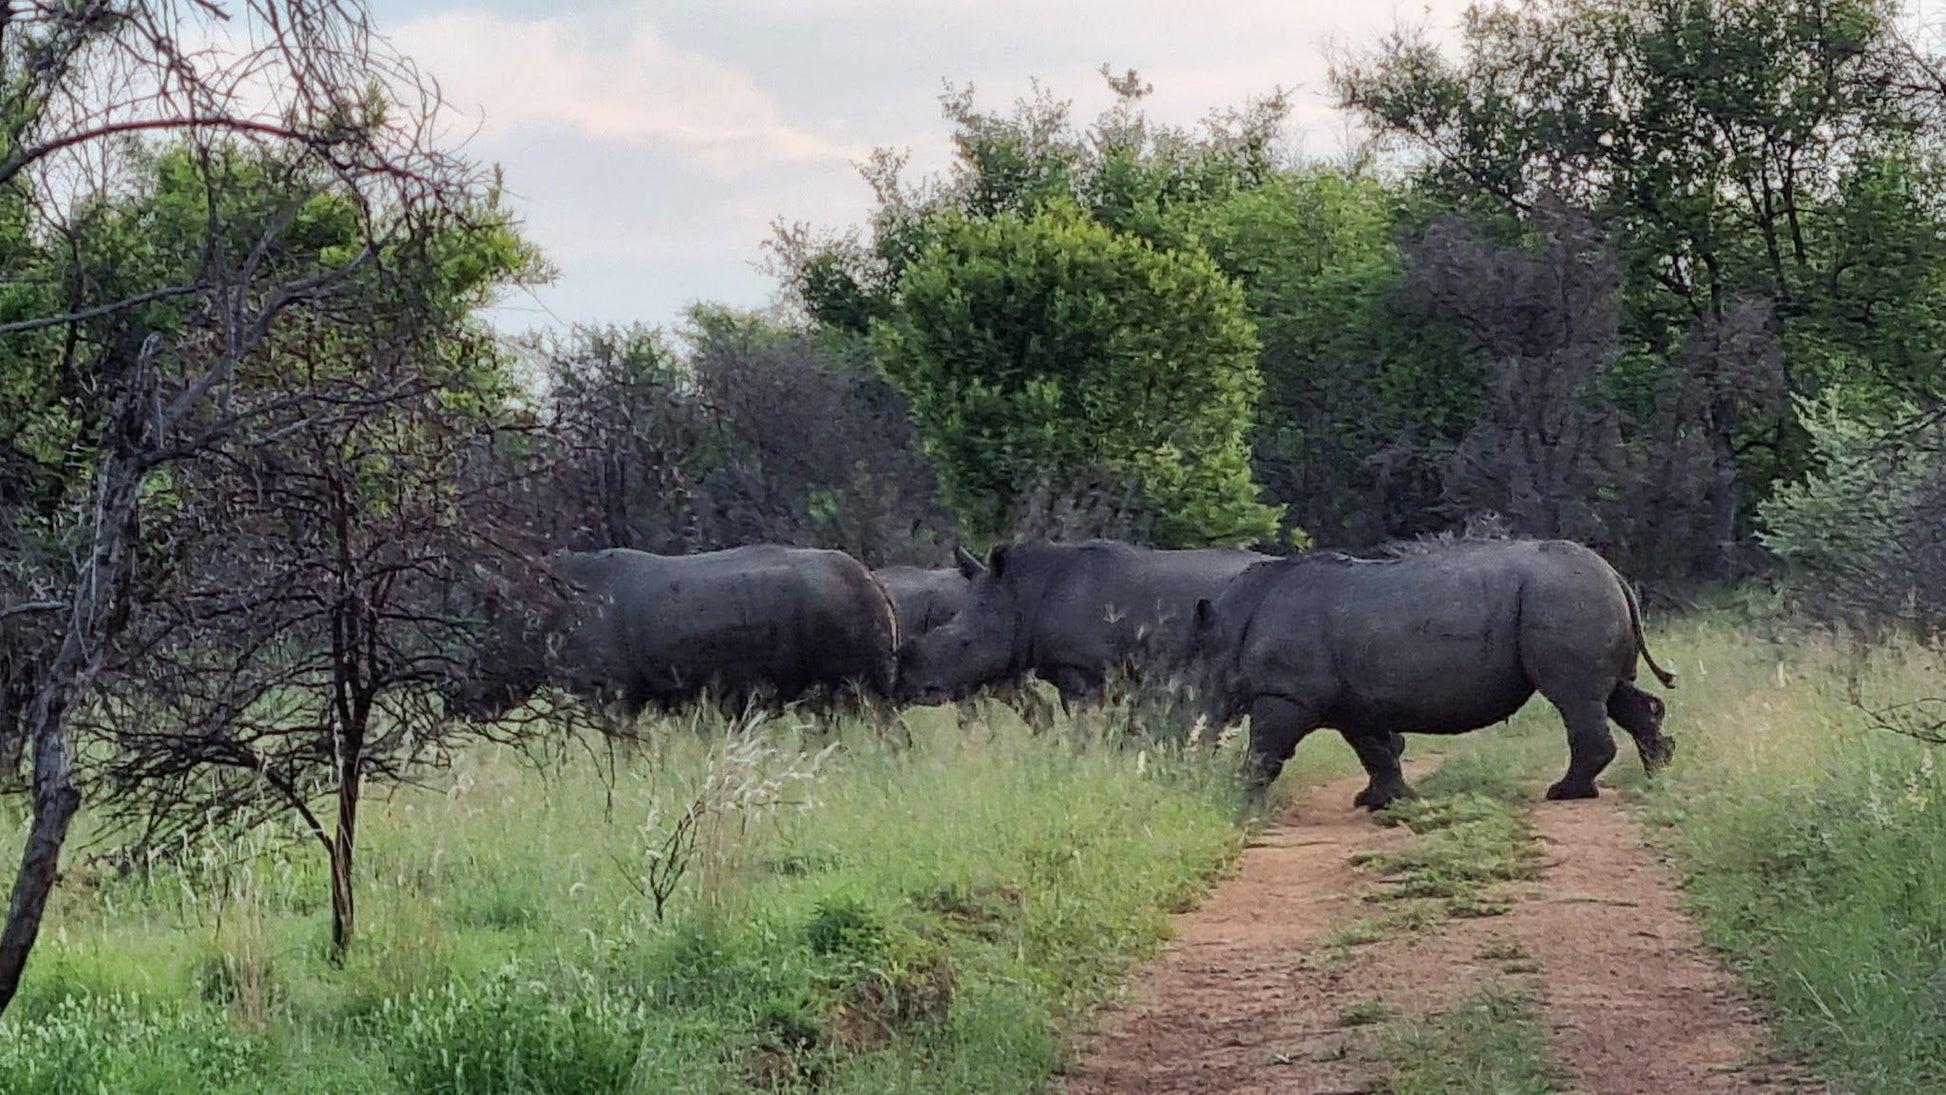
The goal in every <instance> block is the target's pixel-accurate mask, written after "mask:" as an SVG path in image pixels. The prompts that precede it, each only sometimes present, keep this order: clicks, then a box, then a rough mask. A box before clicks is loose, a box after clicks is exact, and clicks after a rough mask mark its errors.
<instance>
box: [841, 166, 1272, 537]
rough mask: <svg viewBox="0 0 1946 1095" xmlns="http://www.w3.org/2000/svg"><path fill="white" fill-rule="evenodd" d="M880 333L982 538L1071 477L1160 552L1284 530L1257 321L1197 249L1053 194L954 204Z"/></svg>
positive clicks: (931, 448) (895, 377) (942, 471)
mask: <svg viewBox="0 0 1946 1095" xmlns="http://www.w3.org/2000/svg"><path fill="white" fill-rule="evenodd" d="M874 340H875V345H876V347H877V349H878V352H879V356H880V358H881V360H882V361H883V363H884V367H885V372H886V375H887V376H888V377H890V378H891V380H892V382H893V383H894V384H896V385H898V387H899V389H900V390H901V391H903V392H904V393H905V395H906V397H907V398H908V399H909V400H910V401H911V403H912V414H913V418H914V421H916V422H917V423H918V424H919V426H920V429H921V430H922V432H923V433H924V435H925V444H926V451H927V453H928V455H930V456H931V457H932V459H933V462H934V465H935V466H936V467H937V469H938V471H939V477H940V482H941V485H942V486H943V488H944V491H945V494H946V497H947V499H948V500H949V501H950V502H951V503H952V504H953V507H954V508H955V509H956V510H957V511H958V512H959V514H960V517H961V519H962V521H964V522H965V523H966V524H967V526H969V528H970V530H971V531H972V532H973V533H975V534H976V535H979V536H983V537H1001V536H1010V535H1012V534H1013V532H1014V527H1015V524H1016V523H1017V522H1018V521H1019V520H1020V519H1021V518H1022V517H1023V516H1024V514H1023V512H1022V506H1023V504H1024V503H1025V501H1026V500H1027V499H1028V498H1030V497H1031V496H1033V495H1034V494H1035V493H1036V492H1048V491H1051V492H1053V493H1054V494H1055V495H1061V494H1063V492H1067V491H1070V490H1072V489H1074V488H1076V487H1078V486H1089V487H1091V488H1098V489H1099V490H1100V491H1102V492H1103V493H1104V495H1105V497H1106V498H1107V499H1108V501H1109V503H1110V504H1112V505H1115V506H1119V507H1123V508H1129V509H1133V510H1135V511H1137V512H1138V513H1139V514H1140V516H1141V518H1142V519H1143V521H1144V523H1146V524H1147V525H1148V527H1149V528H1150V530H1151V535H1152V537H1153V539H1154V540H1155V541H1156V542H1157V543H1159V544H1161V545H1163V546H1166V547H1184V546H1191V545H1198V544H1235V543H1248V542H1251V541H1254V540H1260V539H1269V538H1272V537H1273V536H1275V535H1276V532H1277V526H1278V511H1277V510H1276V509H1275V508H1273V507H1270V506H1266V505H1263V504H1262V503H1260V502H1259V501H1258V500H1257V486H1256V483H1255V482H1254V481H1253V480H1252V478H1251V472H1250V463H1249V443H1248V438H1247V433H1248V430H1249V429H1250V426H1251V421H1252V415H1253V409H1254V407H1255V406H1256V401H1257V396H1258V393H1259V391H1260V390H1261V389H1262V386H1263V382H1262V379H1261V377H1260V376H1259V374H1258V371H1257V361H1256V357H1257V351H1258V344H1257V333H1256V328H1255V326H1254V325H1253V324H1252V323H1251V321H1250V318H1249V316H1248V314H1247V313H1246V311H1245V308H1244V300H1243V294H1242V292H1241V291H1240V290H1239V289H1238V288H1237V287H1236V286H1235V285H1234V284H1233V283H1232V282H1230V280H1229V279H1228V278H1226V277H1224V275H1223V273H1222V272H1221V271H1219V270H1218V269H1217V268H1216V266H1215V264H1214V263H1212V262H1211V261H1210V259H1209V257H1208V256H1206V255H1204V254H1203V253H1202V252H1201V251H1199V250H1193V249H1192V250H1162V249H1158V248H1156V247H1154V246H1152V245H1150V243H1149V242H1148V241H1146V240H1143V239H1141V238H1139V237H1135V236H1130V235H1124V234H1121V233H1118V232H1116V231H1115V230H1113V229H1111V228H1108V227H1105V226H1103V225H1100V224H1097V223H1094V222H1092V221H1089V220H1088V219H1086V217H1085V216H1083V215H1082V214H1081V213H1080V212H1079V211H1077V210H1075V209H1074V208H1073V207H1071V206H1068V205H1065V204H1061V203H1056V204H1054V205H1052V206H1050V207H1048V208H1047V209H1046V210H1044V211H1042V212H1038V213H1036V214H1033V215H1031V216H1021V215H1017V214H1012V213H1007V214H1002V215H998V216H994V217H991V218H973V217H966V216H963V215H960V214H957V213H953V214H946V215H943V216H942V217H941V218H940V220H939V223H938V224H937V225H935V226H934V231H933V232H932V235H931V244H930V246H929V248H928V249H927V251H926V252H925V253H924V255H923V256H921V257H920V258H919V259H918V261H916V262H914V263H913V265H912V266H910V267H909V268H908V269H907V270H906V271H905V275H904V277H903V279H902V281H901V283H900V302H899V306H898V308H897V310H896V312H895V313H894V316H893V318H892V319H891V320H889V321H887V322H884V323H881V324H878V325H877V326H875V327H874Z"/></svg>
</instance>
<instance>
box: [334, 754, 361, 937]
mask: <svg viewBox="0 0 1946 1095" xmlns="http://www.w3.org/2000/svg"><path fill="white" fill-rule="evenodd" d="M358 771H359V764H358V761H357V759H356V758H355V757H354V758H353V759H352V760H350V761H349V762H347V763H346V764H345V765H344V770H343V772H342V774H341V775H340V777H339V781H338V828H337V832H336V833H335V834H334V835H333V837H332V840H331V960H332V961H333V962H334V963H343V962H344V960H345V954H346V952H347V951H348V950H349V949H350V947H351V937H352V932H353V931H354V930H355V929H356V927H357V919H358V917H357V913H358V908H357V903H356V901H355V900H354V899H353V896H352V886H351V879H352V875H351V869H352V865H353V860H352V853H353V851H354V849H355V847H356V837H357V833H358V790H359V788H358V782H359V780H358Z"/></svg>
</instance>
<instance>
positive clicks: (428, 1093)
mask: <svg viewBox="0 0 1946 1095" xmlns="http://www.w3.org/2000/svg"><path fill="white" fill-rule="evenodd" d="M645 1021H646V1020H645V1016H644V1012H643V1008H642V1006H641V1004H640V1003H638V1002H637V1001H635V1000H634V999H632V998H630V997H627V996H624V995H621V994H619V993H616V992H614V991H613V990H604V989H602V988H600V987H598V986H596V985H594V984H592V983H588V982H585V981H583V982H578V983H576V984H573V985H571V986H570V987H569V988H568V989H566V990H565V991H558V990H555V989H552V988H550V987H549V986H547V985H545V984H542V983H540V982H537V981H532V980H528V979H526V978H524V977H523V976H522V974H521V971H520V969H519V967H517V966H514V965H509V966H507V967H506V968H505V969H503V970H501V971H500V972H499V973H497V974H495V975H494V976H492V977H490V978H488V979H486V980H484V981H482V982H479V983H476V984H466V983H463V982H460V981H457V980H455V981H452V982H449V983H447V984H446V985H443V986H441V987H439V988H436V989H432V990H429V991H426V992H423V993H418V994H415V995H413V996H412V997H410V998H408V999H406V1000H405V1001H403V1002H390V1003H388V1005H387V1006H386V1007H383V1008H381V1009H380V1011H379V1014H378V1016H377V1020H376V1024H377V1029H378V1031H379V1032H380V1036H381V1037H382V1039H383V1040H384V1042H385V1043H386V1052H387V1056H388V1058H389V1059H390V1061H391V1065H392V1072H393V1074H394V1076H395V1077H397V1079H398V1081H399V1083H400V1084H401V1085H402V1086H403V1087H404V1089H405V1090H407V1091H409V1092H413V1093H415V1095H608V1093H615V1092H625V1091H628V1090H630V1084H631V1082H632V1079H633V1077H634V1074H635V1067H636V1058H637V1055H638V1052H639V1049H640V1046H641V1042H642V1038H643V1026H644V1023H645Z"/></svg>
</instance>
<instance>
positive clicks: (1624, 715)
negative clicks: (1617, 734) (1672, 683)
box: [1608, 681, 1676, 775]
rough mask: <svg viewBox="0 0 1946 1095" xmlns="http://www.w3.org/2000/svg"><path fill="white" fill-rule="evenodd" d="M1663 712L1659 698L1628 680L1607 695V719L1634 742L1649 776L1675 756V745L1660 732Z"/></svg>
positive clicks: (1620, 683) (1667, 736) (1617, 685)
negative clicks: (1612, 720) (1613, 722)
mask: <svg viewBox="0 0 1946 1095" xmlns="http://www.w3.org/2000/svg"><path fill="white" fill-rule="evenodd" d="M1664 713H1665V709H1664V707H1663V706H1662V700H1661V698H1660V697H1658V696H1656V695H1654V694H1652V693H1649V692H1644V691H1642V690H1641V689H1640V688H1637V687H1635V685H1634V684H1633V683H1631V682H1629V681H1621V682H1619V683H1618V684H1616V685H1615V690H1614V691H1613V692H1610V693H1609V694H1608V717H1609V718H1611V719H1614V720H1615V722H1616V724H1617V725H1619V726H1620V727H1621V728H1622V729H1624V730H1626V731H1628V734H1629V737H1631V738H1634V739H1635V751H1636V752H1637V753H1640V754H1641V756H1642V768H1643V770H1644V771H1646V772H1648V773H1649V774H1650V775H1655V774H1656V772H1657V771H1658V770H1659V769H1660V768H1661V767H1662V766H1663V765H1665V764H1667V763H1669V758H1670V757H1672V756H1674V755H1675V752H1676V743H1675V741H1674V740H1673V739H1671V738H1670V737H1669V735H1667V734H1664V733H1663V732H1662V718H1663V715H1664Z"/></svg>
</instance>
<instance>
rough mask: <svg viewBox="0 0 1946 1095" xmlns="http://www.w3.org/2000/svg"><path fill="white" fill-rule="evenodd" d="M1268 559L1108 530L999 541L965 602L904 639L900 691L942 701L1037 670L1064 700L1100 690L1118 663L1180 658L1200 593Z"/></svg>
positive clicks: (1144, 666)
mask: <svg viewBox="0 0 1946 1095" xmlns="http://www.w3.org/2000/svg"><path fill="white" fill-rule="evenodd" d="M1268 558H1270V557H1269V556H1267V555H1259V554H1257V553H1256V552H1252V551H1242V550H1238V549H1234V548H1205V549H1199V550H1191V551H1152V550H1149V549H1146V548H1138V547H1132V546H1130V545H1128V544H1123V543H1118V542H1115V541H1112V540H1088V541H1080V542H1075V543H1049V542H1044V541H1035V542H1028V543H1020V544H1000V545H997V546H996V547H994V548H993V550H992V551H991V552H990V553H989V554H988V556H987V563H986V571H985V573H984V574H980V575H978V576H977V577H975V578H973V579H972V580H971V582H970V583H969V588H968V596H967V601H966V605H965V607H964V608H962V609H961V610H960V611H959V613H958V614H957V615H956V616H954V617H953V619H952V620H951V621H950V622H948V623H946V624H944V625H942V626H940V627H936V628H934V629H932V630H930V631H927V632H925V633H923V634H918V635H915V636H912V637H910V638H908V639H907V640H906V641H905V642H904V644H903V645H902V646H901V647H900V650H899V689H900V692H901V693H902V694H903V695H904V696H906V697H907V698H909V699H912V700H916V701H918V702H921V703H938V702H941V701H944V700H948V699H961V698H964V697H966V696H969V695H971V694H972V693H973V692H975V691H976V690H978V689H980V688H982V687H985V686H987V685H990V684H994V683H997V682H1001V681H1007V680H1014V679H1018V678H1020V677H1023V676H1025V675H1026V674H1028V673H1033V674H1035V675H1037V676H1039V677H1040V678H1041V679H1043V680H1046V681H1048V682H1050V683H1052V684H1053V685H1054V687H1055V688H1056V689H1057V690H1059V692H1060V693H1061V697H1062V699H1063V700H1065V701H1068V702H1076V701H1098V700H1100V699H1101V696H1102V692H1103V688H1104V686H1105V683H1106V679H1107V676H1108V673H1109V671H1110V670H1111V669H1113V668H1116V667H1117V666H1129V667H1133V668H1135V669H1137V670H1138V671H1142V672H1147V673H1157V672H1173V671H1174V670H1176V669H1177V668H1180V665H1181V663H1182V658H1183V655H1184V654H1185V653H1186V651H1187V648H1188V642H1189V638H1190V618H1191V613H1192V612H1193V611H1194V609H1195V606H1196V602H1197V600H1198V599H1199V598H1205V597H1214V596H1216V595H1217V593H1218V592H1219V591H1220V590H1221V589H1222V588H1223V583H1224V582H1226V581H1228V580H1229V579H1230V578H1231V577H1233V576H1234V575H1236V574H1239V573H1241V572H1242V571H1243V570H1244V568H1245V567H1248V566H1250V565H1251V564H1252V563H1258V562H1262V561H1264V560H1266V559H1268Z"/></svg>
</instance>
